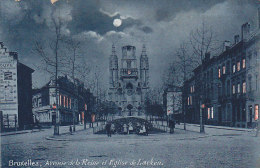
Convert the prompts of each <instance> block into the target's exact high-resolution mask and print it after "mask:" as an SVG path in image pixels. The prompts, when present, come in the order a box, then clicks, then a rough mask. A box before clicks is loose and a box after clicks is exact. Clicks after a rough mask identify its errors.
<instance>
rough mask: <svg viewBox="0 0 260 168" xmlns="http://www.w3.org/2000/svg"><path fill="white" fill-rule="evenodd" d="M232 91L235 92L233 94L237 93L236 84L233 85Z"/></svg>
mask: <svg viewBox="0 0 260 168" xmlns="http://www.w3.org/2000/svg"><path fill="white" fill-rule="evenodd" d="M232 93H233V94H235V93H236V86H235V85H233V86H232Z"/></svg>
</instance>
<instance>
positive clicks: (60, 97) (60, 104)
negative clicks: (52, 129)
mask: <svg viewBox="0 0 260 168" xmlns="http://www.w3.org/2000/svg"><path fill="white" fill-rule="evenodd" d="M61 98H62V95H60V106H61V102H62V100H61Z"/></svg>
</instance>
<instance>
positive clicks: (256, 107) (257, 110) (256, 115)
mask: <svg viewBox="0 0 260 168" xmlns="http://www.w3.org/2000/svg"><path fill="white" fill-rule="evenodd" d="M258 108H259V105H258V104H256V105H255V120H258V113H259V109H258Z"/></svg>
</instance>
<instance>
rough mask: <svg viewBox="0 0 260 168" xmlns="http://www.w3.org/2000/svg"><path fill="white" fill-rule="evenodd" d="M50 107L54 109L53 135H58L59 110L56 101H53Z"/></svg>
mask: <svg viewBox="0 0 260 168" xmlns="http://www.w3.org/2000/svg"><path fill="white" fill-rule="evenodd" d="M52 109H54V110H55V114H56V115H55V117H56V118H55V123H54V132H53V135H59V110H58V109H57V105H56V103H53V105H52Z"/></svg>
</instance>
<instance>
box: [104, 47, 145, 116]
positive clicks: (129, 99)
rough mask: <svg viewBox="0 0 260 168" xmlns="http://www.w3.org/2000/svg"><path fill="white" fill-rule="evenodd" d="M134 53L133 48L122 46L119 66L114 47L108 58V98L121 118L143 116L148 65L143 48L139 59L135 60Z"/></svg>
mask: <svg viewBox="0 0 260 168" xmlns="http://www.w3.org/2000/svg"><path fill="white" fill-rule="evenodd" d="M135 52H136V48H135V46H130V45H127V46H123V47H122V57H121V59H120V65H119V66H118V58H117V55H116V52H115V47H114V45H113V47H112V55H111V56H110V65H109V71H110V88H109V92H108V97H109V100H110V101H111V102H114V103H115V104H116V105H117V106H118V108H117V109H118V114H119V115H121V116H144V115H145V113H144V112H145V111H144V97H145V94H146V93H147V90H148V88H149V86H148V78H149V74H148V71H149V63H148V57H147V55H146V48H145V46H143V50H142V54H141V57H140V58H138V59H137V58H136V55H135ZM139 60H140V62H138V61H139ZM139 65H140V68H139V67H138V66H139ZM119 72H120V75H119V74H118V73H119Z"/></svg>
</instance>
